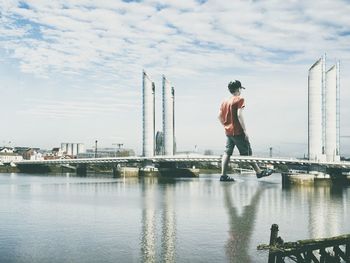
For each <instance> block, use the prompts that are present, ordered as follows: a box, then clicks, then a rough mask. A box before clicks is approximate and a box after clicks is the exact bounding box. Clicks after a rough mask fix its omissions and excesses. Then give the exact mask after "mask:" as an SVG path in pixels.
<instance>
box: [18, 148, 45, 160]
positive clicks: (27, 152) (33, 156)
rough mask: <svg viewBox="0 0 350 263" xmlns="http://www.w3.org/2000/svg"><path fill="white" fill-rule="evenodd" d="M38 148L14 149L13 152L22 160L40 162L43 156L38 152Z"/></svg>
mask: <svg viewBox="0 0 350 263" xmlns="http://www.w3.org/2000/svg"><path fill="white" fill-rule="evenodd" d="M39 151H40V148H30V147H15V148H14V152H15V153H17V154H18V155H21V156H22V157H23V159H24V160H42V159H43V155H42V153H40V152H39Z"/></svg>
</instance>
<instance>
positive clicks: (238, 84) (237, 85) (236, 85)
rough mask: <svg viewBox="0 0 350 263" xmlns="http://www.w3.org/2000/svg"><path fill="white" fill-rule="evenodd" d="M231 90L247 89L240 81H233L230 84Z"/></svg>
mask: <svg viewBox="0 0 350 263" xmlns="http://www.w3.org/2000/svg"><path fill="white" fill-rule="evenodd" d="M228 89H229V90H237V89H245V87H242V84H241V82H240V81H239V80H235V81H231V82H230V83H229V84H228Z"/></svg>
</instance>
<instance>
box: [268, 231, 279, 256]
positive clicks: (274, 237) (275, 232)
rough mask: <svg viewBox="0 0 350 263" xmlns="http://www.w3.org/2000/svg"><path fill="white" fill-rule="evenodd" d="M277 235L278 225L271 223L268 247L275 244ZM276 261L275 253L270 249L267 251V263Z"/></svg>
mask: <svg viewBox="0 0 350 263" xmlns="http://www.w3.org/2000/svg"><path fill="white" fill-rule="evenodd" d="M277 235H278V225H277V224H273V225H272V226H271V235H270V247H271V246H275V245H276V240H277ZM275 262H276V255H275V254H273V253H272V252H271V249H270V251H269V261H268V263H275Z"/></svg>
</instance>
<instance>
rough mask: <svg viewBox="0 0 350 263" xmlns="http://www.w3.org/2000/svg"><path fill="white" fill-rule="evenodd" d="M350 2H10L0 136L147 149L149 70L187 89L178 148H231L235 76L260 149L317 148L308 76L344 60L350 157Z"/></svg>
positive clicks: (344, 127) (3, 45) (179, 91)
mask: <svg viewBox="0 0 350 263" xmlns="http://www.w3.org/2000/svg"><path fill="white" fill-rule="evenodd" d="M349 14H350V2H349V1H345V0H344V1H341V0H337V1H335V0H332V1H236V0H234V1H227V0H208V1H205V0H167V1H157V0H144V1H130V0H129V1H121V0H100V1H90V0H50V1H46V0H31V1H11V0H0V62H1V63H0V91H1V93H0V94H1V104H0V110H1V117H2V125H1V130H0V144H8V142H9V141H11V144H12V145H13V146H33V147H34V146H38V147H41V148H52V147H55V146H59V145H60V143H61V142H83V143H85V144H86V147H87V148H90V147H92V146H93V144H94V141H95V139H97V140H98V141H99V145H100V146H101V147H112V144H113V143H124V145H125V147H128V148H133V149H135V150H136V152H137V153H140V152H141V138H142V115H141V114H142V108H141V102H142V97H141V94H142V93H141V84H142V70H143V69H144V70H145V71H146V72H147V74H148V75H149V76H150V77H151V78H152V79H153V81H155V83H156V89H157V110H158V114H157V128H158V129H161V77H162V74H165V75H166V76H167V78H168V79H169V80H170V81H171V82H172V84H173V86H174V87H175V89H176V117H175V118H176V140H177V146H178V150H179V151H185V150H194V148H195V146H196V145H197V149H198V151H203V150H205V149H212V150H214V151H215V152H217V153H220V152H222V149H223V147H224V142H225V138H224V134H223V130H222V127H220V125H219V123H218V120H217V114H218V109H219V105H220V103H221V101H222V100H223V99H224V98H225V97H227V96H228V95H229V94H228V92H227V83H228V82H229V81H230V80H234V79H238V80H241V82H242V84H243V85H244V86H246V87H247V89H246V90H245V91H244V93H243V96H244V97H245V99H246V110H245V117H246V125H247V129H248V133H249V135H250V138H251V143H252V145H253V151H255V152H256V153H258V154H264V153H265V154H266V153H267V152H268V149H269V147H273V149H274V152H275V154H276V155H281V156H286V155H289V156H302V155H303V154H304V153H306V152H307V74H308V69H309V68H310V66H311V65H312V64H313V63H314V62H315V61H316V60H317V59H318V58H319V57H321V56H322V55H323V54H324V53H326V54H327V68H329V67H330V66H331V65H333V64H334V63H335V62H336V61H337V60H340V63H341V76H340V77H341V134H342V136H344V137H342V139H341V151H342V152H343V153H345V154H348V155H349V154H350V137H345V136H349V135H350V121H349V119H350V118H349V117H347V116H349V115H350V106H349V99H350V91H349V85H350V77H349V74H348V72H349V70H350V18H349Z"/></svg>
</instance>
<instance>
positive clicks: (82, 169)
mask: <svg viewBox="0 0 350 263" xmlns="http://www.w3.org/2000/svg"><path fill="white" fill-rule="evenodd" d="M77 175H78V176H86V175H87V164H78V165H77Z"/></svg>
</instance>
